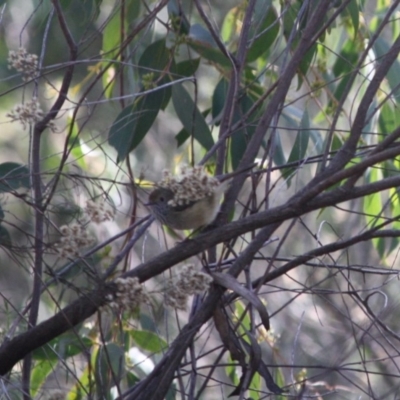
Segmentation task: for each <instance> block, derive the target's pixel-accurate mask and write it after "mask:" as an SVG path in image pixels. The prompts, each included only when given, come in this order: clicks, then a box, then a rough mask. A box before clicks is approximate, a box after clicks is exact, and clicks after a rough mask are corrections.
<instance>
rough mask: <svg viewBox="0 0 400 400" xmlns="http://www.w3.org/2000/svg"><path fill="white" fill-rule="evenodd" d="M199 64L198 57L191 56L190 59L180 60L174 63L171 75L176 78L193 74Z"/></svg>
mask: <svg viewBox="0 0 400 400" xmlns="http://www.w3.org/2000/svg"><path fill="white" fill-rule="evenodd" d="M199 65H200V58H193V59H190V60H185V61H181V62H180V63H178V64H176V66H175V68H174V70H173V75H174V76H175V75H176V77H177V78H182V77H185V76H193V75H194V74H195V72H196V71H197V69H198V68H199Z"/></svg>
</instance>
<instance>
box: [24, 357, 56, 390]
mask: <svg viewBox="0 0 400 400" xmlns="http://www.w3.org/2000/svg"><path fill="white" fill-rule="evenodd" d="M57 364H58V359H57V358H55V359H54V358H53V359H47V360H46V359H44V360H42V361H40V362H38V363H36V364H35V366H34V368H33V370H32V374H31V393H30V394H31V396H32V397H35V396H36V395H37V394H38V392H39V390H40V388H41V387H42V386H43V384H44V383H45V381H46V378H47V377H48V376H49V375H50V374H51V373H52V372H54V371H55V369H56V366H57Z"/></svg>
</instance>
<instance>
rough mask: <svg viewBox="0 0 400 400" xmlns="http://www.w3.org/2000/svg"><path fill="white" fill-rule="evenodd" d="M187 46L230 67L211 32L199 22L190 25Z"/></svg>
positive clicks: (223, 65) (210, 59)
mask: <svg viewBox="0 0 400 400" xmlns="http://www.w3.org/2000/svg"><path fill="white" fill-rule="evenodd" d="M187 42H188V44H189V46H190V47H191V48H192V49H193V50H195V51H196V52H197V53H199V54H200V55H201V56H202V57H204V58H206V59H207V60H209V61H212V62H215V63H217V64H219V65H221V66H222V67H224V68H231V67H232V64H231V62H230V60H229V59H228V58H227V57H226V56H225V55H224V54H223V53H222V52H221V50H220V49H219V48H218V47H217V45H216V44H215V42H214V39H213V38H212V36H211V34H210V33H209V32H208V31H207V30H206V29H204V28H203V27H202V26H201V25H199V24H194V25H192V26H191V27H190V33H189V36H188V37H187Z"/></svg>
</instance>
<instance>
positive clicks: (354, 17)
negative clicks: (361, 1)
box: [346, 0, 360, 40]
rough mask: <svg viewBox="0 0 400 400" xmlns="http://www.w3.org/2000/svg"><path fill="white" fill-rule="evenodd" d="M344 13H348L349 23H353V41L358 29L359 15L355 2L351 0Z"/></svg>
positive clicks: (355, 0)
mask: <svg viewBox="0 0 400 400" xmlns="http://www.w3.org/2000/svg"><path fill="white" fill-rule="evenodd" d="M346 11H347V12H348V13H349V15H350V18H351V22H352V23H353V29H354V40H355V39H356V37H357V33H358V27H359V25H360V15H359V12H358V11H359V10H358V4H357V0H351V1H350V3H349V4H348V6H347V7H346Z"/></svg>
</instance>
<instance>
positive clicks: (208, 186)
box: [146, 165, 254, 230]
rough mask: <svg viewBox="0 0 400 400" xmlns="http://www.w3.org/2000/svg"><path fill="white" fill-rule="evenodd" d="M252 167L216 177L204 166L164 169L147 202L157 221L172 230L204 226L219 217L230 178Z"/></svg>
mask: <svg viewBox="0 0 400 400" xmlns="http://www.w3.org/2000/svg"><path fill="white" fill-rule="evenodd" d="M253 167H254V165H251V166H250V167H247V168H244V169H241V170H238V171H234V172H231V173H229V174H225V175H221V176H215V177H214V176H210V175H208V174H207V172H206V171H205V170H204V167H202V166H196V167H193V168H188V167H182V168H181V173H180V175H178V176H173V175H172V174H171V173H170V172H169V171H164V177H163V179H162V180H161V181H160V182H158V183H157V185H156V186H157V187H156V188H155V189H154V190H153V191H152V192H151V193H150V195H149V201H148V203H147V204H146V205H147V206H149V207H150V211H151V213H152V214H153V215H154V217H155V218H156V219H157V220H159V221H160V222H161V223H162V224H164V225H167V226H168V227H170V228H172V229H179V230H183V229H198V228H201V227H203V226H206V225H209V224H210V223H211V222H213V221H214V219H215V218H216V216H217V214H218V212H219V209H220V204H221V199H222V196H223V195H224V193H225V192H226V191H227V190H228V188H229V184H230V182H231V179H232V178H233V177H234V176H235V175H238V174H241V173H244V172H246V171H248V170H249V169H251V168H253Z"/></svg>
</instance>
